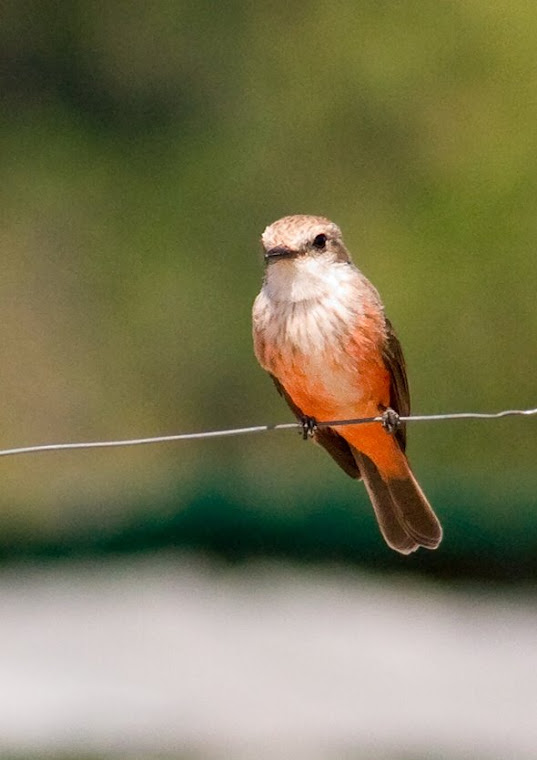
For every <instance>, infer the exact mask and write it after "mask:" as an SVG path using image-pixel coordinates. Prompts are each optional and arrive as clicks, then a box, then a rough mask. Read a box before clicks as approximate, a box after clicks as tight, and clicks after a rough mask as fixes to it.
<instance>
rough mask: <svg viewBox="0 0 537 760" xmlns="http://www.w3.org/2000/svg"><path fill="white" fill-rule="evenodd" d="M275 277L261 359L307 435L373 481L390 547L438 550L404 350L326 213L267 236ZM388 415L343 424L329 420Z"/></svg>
mask: <svg viewBox="0 0 537 760" xmlns="http://www.w3.org/2000/svg"><path fill="white" fill-rule="evenodd" d="M262 243H263V248H264V256H265V263H266V268H265V277H264V280H263V285H262V288H261V291H260V293H259V295H258V296H257V298H256V300H255V302H254V307H253V337H254V350H255V355H256V357H257V360H258V361H259V364H260V365H261V367H262V368H263V369H265V370H266V371H267V372H268V373H269V374H270V376H271V377H272V379H273V381H274V383H275V385H276V388H277V389H278V391H279V392H280V394H281V395H282V396H283V397H284V398H285V400H286V401H287V403H288V404H289V406H290V408H291V409H292V411H293V413H294V414H295V415H296V417H297V419H298V420H299V421H300V422H301V423H302V424H303V426H304V431H305V433H309V435H310V436H311V437H312V438H313V440H314V441H316V443H318V444H320V445H321V446H322V447H323V448H325V449H326V451H328V453H329V454H330V455H331V456H332V457H333V458H334V459H335V461H336V462H337V464H338V465H339V466H340V467H341V468H342V469H343V470H344V471H345V472H346V473H347V475H350V477H351V478H354V479H356V480H360V479H363V481H364V484H365V487H366V489H367V492H368V494H369V497H370V499H371V502H372V504H373V509H374V510H375V515H376V518H377V521H378V524H379V527H380V530H381V532H382V535H383V536H384V539H385V540H386V543H387V544H388V545H389V546H390V547H391V548H392V549H395V550H396V551H398V552H401V554H410V552H413V551H415V550H416V549H417V548H418V547H420V546H423V547H425V548H427V549H436V547H437V546H438V545H439V543H440V541H441V540H442V527H441V525H440V523H439V521H438V519H437V517H436V515H435V513H434V512H433V510H432V508H431V506H430V504H429V502H428V501H427V499H426V497H425V495H424V493H423V491H422V490H421V488H420V486H419V484H418V482H417V480H416V478H415V477H414V475H413V473H412V470H411V469H410V465H409V463H408V459H407V458H406V455H405V446H406V430H405V425H404V423H403V422H399V421H398V417H399V415H401V416H403V417H406V416H408V415H409V413H410V396H409V389H408V381H407V375H406V369H405V361H404V358H403V352H402V349H401V345H400V343H399V340H398V339H397V336H396V334H395V332H394V330H393V327H392V325H391V323H390V321H389V320H388V319H387V317H386V316H385V315H384V306H383V304H382V301H381V299H380V296H379V294H378V292H377V291H376V289H375V288H374V287H373V285H372V284H371V283H370V282H369V280H367V278H366V277H365V276H364V275H363V274H362V273H361V271H360V270H359V269H358V268H357V267H356V266H355V265H354V264H353V262H352V260H351V257H350V255H349V252H348V251H347V249H346V247H345V244H344V243H343V239H342V236H341V231H340V229H339V227H337V225H335V224H334V223H333V222H331V221H330V220H329V219H325V218H324V217H321V216H305V215H297V216H286V217H284V218H283V219H279V220H278V221H276V222H274V223H273V224H271V225H269V226H268V227H267V228H266V230H265V231H264V233H263V235H262ZM382 415H384V419H385V421H386V424H384V425H383V424H381V423H379V422H372V423H365V424H360V425H341V426H339V425H338V426H334V427H323V426H320V425H319V426H317V425H318V423H321V422H323V421H325V422H328V421H336V420H351V419H356V418H361V417H377V416H382Z"/></svg>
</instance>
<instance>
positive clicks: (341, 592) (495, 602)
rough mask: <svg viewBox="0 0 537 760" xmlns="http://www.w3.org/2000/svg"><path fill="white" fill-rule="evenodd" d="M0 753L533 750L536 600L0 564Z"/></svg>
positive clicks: (536, 736)
mask: <svg viewBox="0 0 537 760" xmlns="http://www.w3.org/2000/svg"><path fill="white" fill-rule="evenodd" d="M0 614H1V620H2V624H1V627H0V753H2V756H5V755H7V754H8V753H10V752H11V753H13V754H14V755H22V754H23V753H25V756H26V757H28V756H29V755H30V756H34V755H35V756H40V755H45V754H49V753H54V752H58V753H60V752H61V753H67V752H69V751H70V752H73V753H76V752H80V753H83V754H84V756H85V757H88V756H90V755H91V754H92V753H95V754H97V753H99V754H100V755H104V756H106V757H135V756H136V757H145V758H148V757H157V756H158V757H160V758H162V757H171V756H173V757H175V758H183V757H184V758H210V759H212V758H215V759H219V760H220V759H221V758H222V759H223V758H226V760H227V759H228V758H241V759H242V758H244V759H248V760H249V759H250V758H252V760H264V759H265V758H278V759H279V758H282V759H284V758H285V759H287V758H292V759H293V760H295V759H297V758H300V759H301V760H302V759H304V760H306V758H307V760H317V759H320V758H334V760H335V759H336V758H367V759H368V760H373V759H376V758H382V759H383V760H386V759H390V760H392V759H395V758H397V759H399V760H400V759H402V758H417V757H420V758H435V759H438V758H457V759H458V758H472V759H474V758H487V760H488V759H489V758H491V759H492V758H498V760H499V759H500V758H501V759H502V760H504V759H505V758H515V757H516V758H535V757H537V608H536V604H535V599H534V597H533V596H530V595H528V596H527V597H525V598H523V597H519V598H516V597H513V594H512V593H511V594H508V593H505V594H502V595H499V594H498V595H496V594H490V595H486V596H485V595H484V594H483V593H482V592H481V593H480V592H478V591H476V592H472V591H471V590H468V589H466V590H465V591H462V590H461V591H455V590H453V591H448V590H446V589H445V588H443V589H440V588H438V587H436V586H433V585H427V584H425V583H418V582H415V581H410V580H408V579H405V578H404V577H392V578H389V579H379V578H376V577H369V576H366V575H362V574H361V573H358V572H356V573H350V572H345V573H344V572H341V571H337V570H333V571H331V570H329V569H322V570H317V571H314V570H304V569H301V568H296V567H282V566H281V565H277V566H276V565H252V566H249V567H247V568H244V567H243V568H240V569H234V570H230V569H229V568H222V567H220V566H215V565H210V564H203V563H202V562H201V561H199V560H197V559H192V558H190V557H183V558H181V559H177V558H171V557H153V558H150V559H148V558H145V559H142V560H140V559H138V560H135V559H129V560H121V561H106V562H103V563H102V564H99V565H80V564H77V565H70V564H63V565H58V566H54V567H52V566H43V567H42V566H32V567H23V568H21V567H17V568H13V569H8V570H4V571H3V572H2V574H1V575H0Z"/></svg>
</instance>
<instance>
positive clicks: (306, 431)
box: [300, 417, 317, 441]
mask: <svg viewBox="0 0 537 760" xmlns="http://www.w3.org/2000/svg"><path fill="white" fill-rule="evenodd" d="M300 424H301V425H302V438H303V440H304V441H307V440H308V438H313V434H314V433H315V431H316V430H317V420H316V419H315V417H302V418H301V420H300Z"/></svg>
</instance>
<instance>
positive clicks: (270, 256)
mask: <svg viewBox="0 0 537 760" xmlns="http://www.w3.org/2000/svg"><path fill="white" fill-rule="evenodd" d="M297 254H298V252H297V251H293V250H292V249H291V248H286V246H284V245H278V246H276V247H275V248H269V250H268V251H265V261H266V263H267V264H269V263H270V262H271V261H277V260H278V259H292V258H294V257H295V256H297Z"/></svg>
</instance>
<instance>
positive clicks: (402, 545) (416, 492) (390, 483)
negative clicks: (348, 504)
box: [353, 449, 442, 554]
mask: <svg viewBox="0 0 537 760" xmlns="http://www.w3.org/2000/svg"><path fill="white" fill-rule="evenodd" d="M353 453H354V456H355V457H356V461H357V464H358V466H359V468H360V472H361V474H362V477H363V480H364V484H365V487H366V489H367V492H368V494H369V498H370V499H371V503H372V504H373V509H374V510H375V515H376V517H377V520H378V524H379V527H380V530H381V531H382V535H383V536H384V538H385V540H386V543H387V544H388V545H389V546H391V547H392V549H395V550H396V551H398V552H401V554H410V553H411V552H413V551H416V549H418V547H420V546H424V547H425V548H427V549H436V547H437V546H438V544H439V543H440V541H441V540H442V527H441V525H440V523H439V522H438V519H437V517H436V515H435V513H434V512H433V510H432V508H431V506H430V504H429V502H428V501H427V499H426V498H425V495H424V493H423V491H422V490H421V488H420V486H419V484H418V482H417V480H416V478H415V477H414V475H413V474H412V471H411V470H410V467H409V466H408V464H407V473H406V474H405V477H402V478H389V479H387V480H384V479H383V478H382V477H381V474H380V472H379V470H378V469H377V467H376V465H375V464H374V463H373V462H372V460H371V459H369V457H367V456H366V455H365V454H361V453H360V452H359V451H356V449H354V451H353ZM401 456H403V457H404V454H402V453H401ZM405 462H406V457H405Z"/></svg>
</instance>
